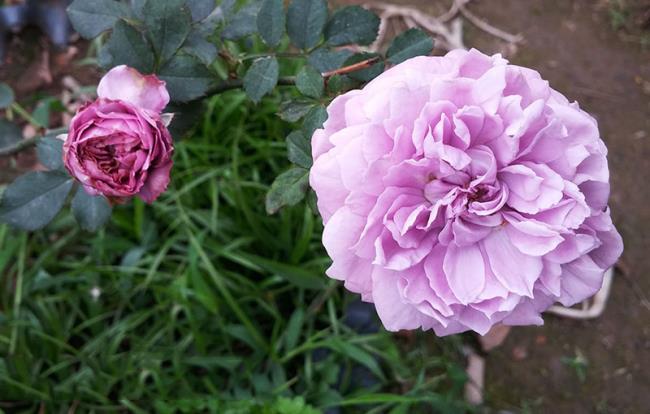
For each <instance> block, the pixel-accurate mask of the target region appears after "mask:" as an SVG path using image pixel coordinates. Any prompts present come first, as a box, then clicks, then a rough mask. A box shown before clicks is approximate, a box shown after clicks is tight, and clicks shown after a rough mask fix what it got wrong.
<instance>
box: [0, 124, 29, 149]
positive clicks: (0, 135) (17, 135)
mask: <svg viewBox="0 0 650 414" xmlns="http://www.w3.org/2000/svg"><path fill="white" fill-rule="evenodd" d="M21 139H23V132H22V131H21V130H20V128H19V127H18V125H16V124H14V123H12V122H9V121H7V120H6V119H0V148H4V147H8V146H10V145H14V144H15V143H17V142H18V141H20V140H21Z"/></svg>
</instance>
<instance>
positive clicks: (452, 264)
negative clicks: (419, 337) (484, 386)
mask: <svg viewBox="0 0 650 414" xmlns="http://www.w3.org/2000/svg"><path fill="white" fill-rule="evenodd" d="M328 115H329V118H328V120H327V122H325V125H324V128H323V129H320V130H317V131H316V132H315V134H314V136H313V140H312V145H313V156H314V166H313V168H312V170H311V174H310V183H311V186H312V187H313V189H314V190H315V191H316V194H317V196H318V208H319V210H320V213H321V215H322V217H323V220H324V222H325V230H324V234H323V243H324V245H325V247H326V249H327V251H328V253H329V255H330V256H331V258H332V260H333V263H332V266H331V267H330V268H329V269H328V275H329V276H330V277H333V278H335V279H340V280H343V281H344V282H345V286H346V287H347V288H348V289H349V290H351V291H353V292H357V293H360V294H361V296H362V298H363V299H364V300H366V301H368V302H374V304H375V306H376V308H377V312H378V314H379V316H380V318H381V320H382V322H383V323H384V325H385V327H386V328H387V329H389V330H398V329H415V328H422V329H434V330H435V332H436V333H437V334H438V335H447V334H451V333H457V332H462V331H465V330H474V331H476V332H478V333H481V334H485V333H486V332H487V331H488V330H489V329H490V327H492V326H493V325H494V324H497V323H505V324H510V325H521V324H541V323H542V318H541V316H540V313H541V312H542V311H544V310H545V309H547V308H548V307H549V306H551V305H552V304H553V303H554V302H556V301H559V302H560V303H562V304H564V305H567V306H568V305H572V304H574V303H576V302H579V301H582V300H584V299H585V298H587V297H589V296H591V295H593V294H594V293H595V292H597V291H598V289H599V288H600V287H601V284H602V280H603V274H604V272H605V270H606V269H608V268H609V267H610V266H612V265H613V264H614V263H615V261H616V260H617V259H618V257H619V255H620V254H621V252H622V248H623V245H622V241H621V237H620V236H619V234H618V233H617V231H616V229H615V228H614V226H613V225H612V221H611V219H610V215H609V210H608V207H607V200H608V197H609V171H608V167H607V159H606V155H607V149H606V148H605V145H604V144H603V141H602V140H601V139H600V136H599V133H598V127H597V125H596V121H595V120H594V119H593V118H592V117H591V116H590V115H589V114H587V113H586V112H584V111H582V110H581V109H580V108H579V107H578V104H577V103H570V102H569V101H568V100H567V99H566V98H565V97H564V96H563V95H561V94H560V93H559V92H557V91H555V90H553V89H552V88H550V87H549V85H548V82H546V81H545V80H543V79H542V78H541V77H540V75H539V73H537V72H536V71H533V70H530V69H526V68H523V67H519V66H515V65H510V64H508V62H507V61H506V60H504V59H502V58H501V57H500V56H499V55H495V56H492V57H489V56H486V55H484V54H482V53H480V52H478V51H476V50H471V51H464V50H456V51H452V52H450V53H449V54H447V55H446V56H444V57H418V58H414V59H411V60H409V61H406V62H404V63H402V64H400V65H398V66H396V67H394V68H392V69H390V70H388V71H387V72H385V73H384V74H382V75H380V76H379V77H378V78H376V79H375V80H373V81H372V82H370V83H369V84H368V85H367V86H366V87H365V88H363V89H362V90H356V91H351V92H348V93H346V94H344V95H342V96H340V97H338V98H337V99H335V100H334V101H333V102H332V104H331V105H330V106H329V108H328Z"/></svg>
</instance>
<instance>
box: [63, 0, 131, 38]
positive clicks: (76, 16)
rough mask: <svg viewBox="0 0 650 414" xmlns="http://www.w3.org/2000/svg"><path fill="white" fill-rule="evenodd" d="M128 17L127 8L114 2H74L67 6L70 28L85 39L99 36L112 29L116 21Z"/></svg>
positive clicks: (98, 0) (102, 0)
mask: <svg viewBox="0 0 650 414" xmlns="http://www.w3.org/2000/svg"><path fill="white" fill-rule="evenodd" d="M129 16H130V10H129V6H128V5H127V4H126V3H122V2H119V1H115V0H92V1H89V0H74V1H73V2H72V4H70V6H68V17H69V18H70V21H71V22H72V26H73V27H74V29H75V30H76V31H77V32H78V33H79V34H80V35H81V36H83V37H85V38H86V39H91V38H93V37H95V36H97V35H99V34H100V33H101V32H104V31H106V30H108V29H110V28H112V27H113V25H114V24H115V23H116V22H117V20H118V19H120V18H125V17H129Z"/></svg>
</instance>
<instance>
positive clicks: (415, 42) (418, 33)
mask: <svg viewBox="0 0 650 414" xmlns="http://www.w3.org/2000/svg"><path fill="white" fill-rule="evenodd" d="M432 50H433V38H431V36H429V35H427V34H426V33H424V32H423V31H422V30H420V29H409V30H407V31H405V32H404V33H401V34H400V35H399V36H397V37H396V38H395V39H394V40H393V43H392V44H391V45H390V47H389V48H388V51H387V52H386V57H387V58H388V61H389V62H390V63H392V64H394V65H396V64H398V63H402V62H404V61H405V60H407V59H410V58H412V57H415V56H422V55H428V54H429V53H431V51H432Z"/></svg>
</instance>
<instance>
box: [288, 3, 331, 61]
mask: <svg viewBox="0 0 650 414" xmlns="http://www.w3.org/2000/svg"><path fill="white" fill-rule="evenodd" d="M326 22H327V2H326V1H325V0H293V1H292V2H291V4H289V8H288V9H287V32H288V34H289V39H291V43H293V44H294V45H295V46H296V47H297V48H299V49H311V48H312V47H314V46H316V45H317V44H318V41H319V40H320V38H321V35H322V33H323V28H324V27H325V23H326Z"/></svg>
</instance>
